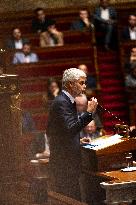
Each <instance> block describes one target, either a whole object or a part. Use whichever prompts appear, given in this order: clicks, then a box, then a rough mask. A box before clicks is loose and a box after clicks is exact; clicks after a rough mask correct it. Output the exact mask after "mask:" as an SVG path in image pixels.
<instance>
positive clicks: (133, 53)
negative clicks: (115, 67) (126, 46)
mask: <svg viewBox="0 0 136 205" xmlns="http://www.w3.org/2000/svg"><path fill="white" fill-rule="evenodd" d="M135 61H136V48H132V49H131V54H130V63H134V62H135Z"/></svg>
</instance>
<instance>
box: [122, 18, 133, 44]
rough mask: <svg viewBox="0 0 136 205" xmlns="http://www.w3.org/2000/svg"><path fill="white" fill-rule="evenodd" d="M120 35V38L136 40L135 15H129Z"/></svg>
mask: <svg viewBox="0 0 136 205" xmlns="http://www.w3.org/2000/svg"><path fill="white" fill-rule="evenodd" d="M121 37H122V40H136V15H134V14H131V15H129V18H128V26H126V27H125V28H124V29H123V32H122V36H121Z"/></svg>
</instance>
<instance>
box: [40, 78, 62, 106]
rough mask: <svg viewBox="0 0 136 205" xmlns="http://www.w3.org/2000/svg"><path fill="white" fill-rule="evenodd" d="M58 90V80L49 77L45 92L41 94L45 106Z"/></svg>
mask: <svg viewBox="0 0 136 205" xmlns="http://www.w3.org/2000/svg"><path fill="white" fill-rule="evenodd" d="M59 92H60V85H59V82H58V81H57V80H55V79H54V78H51V79H49V81H48V84H47V93H46V94H45V95H44V96H43V100H44V103H45V105H46V106H47V108H49V106H50V105H51V103H52V101H53V100H54V98H55V97H56V96H57V95H58V94H59Z"/></svg>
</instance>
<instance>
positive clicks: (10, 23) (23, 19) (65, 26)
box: [0, 2, 136, 35]
mask: <svg viewBox="0 0 136 205" xmlns="http://www.w3.org/2000/svg"><path fill="white" fill-rule="evenodd" d="M113 6H115V7H116V9H117V13H118V24H119V25H121V26H123V25H126V22H127V19H128V15H129V14H132V13H135V9H136V6H135V5H134V4H133V3H132V2H130V3H129V4H128V3H126V4H123V3H122V4H120V5H118V4H117V5H116V4H115V5H114V4H113ZM81 8H88V10H89V11H91V13H93V11H94V7H87V6H85V7H81V6H80V7H76V8H71V7H70V8H64V9H63V8H61V9H48V10H47V9H45V13H46V14H47V17H49V18H54V19H55V20H56V22H57V27H58V29H60V30H61V31H66V30H69V29H70V25H71V23H72V22H73V21H75V20H76V19H77V18H78V12H79V10H80V9H81ZM1 17H2V18H1V19H0V35H5V34H9V33H11V31H12V29H13V28H14V27H20V28H21V30H22V32H24V33H31V32H32V29H31V22H32V18H33V17H34V14H33V11H24V12H22V13H21V12H16V13H11V12H9V13H3V14H1Z"/></svg>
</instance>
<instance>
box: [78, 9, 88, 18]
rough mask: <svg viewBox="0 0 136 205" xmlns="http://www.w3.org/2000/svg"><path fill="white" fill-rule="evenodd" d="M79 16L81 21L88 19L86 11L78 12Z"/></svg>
mask: <svg viewBox="0 0 136 205" xmlns="http://www.w3.org/2000/svg"><path fill="white" fill-rule="evenodd" d="M79 16H80V18H81V19H85V18H88V11H86V10H83V11H80V13H79Z"/></svg>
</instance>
